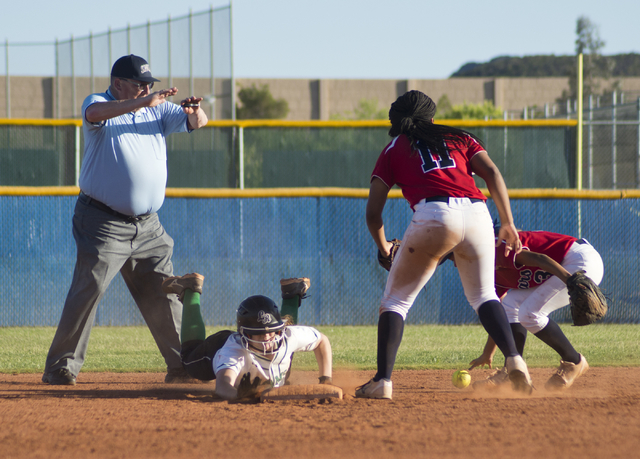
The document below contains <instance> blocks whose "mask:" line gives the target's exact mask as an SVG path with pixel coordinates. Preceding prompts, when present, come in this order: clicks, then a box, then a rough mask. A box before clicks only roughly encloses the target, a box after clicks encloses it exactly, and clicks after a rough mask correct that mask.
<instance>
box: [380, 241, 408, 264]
mask: <svg viewBox="0 0 640 459" xmlns="http://www.w3.org/2000/svg"><path fill="white" fill-rule="evenodd" d="M387 242H391V243H392V244H393V246H392V247H391V250H390V251H389V256H388V257H385V256H384V255H382V252H380V249H378V263H379V264H380V266H382V267H383V268H384V269H386V270H387V271H391V265H393V260H394V259H395V258H396V253H398V250H399V249H400V243H401V242H402V241H399V240H397V239H392V240H390V241H387Z"/></svg>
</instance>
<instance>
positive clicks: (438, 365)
mask: <svg viewBox="0 0 640 459" xmlns="http://www.w3.org/2000/svg"><path fill="white" fill-rule="evenodd" d="M561 326H562V329H563V330H564V332H565V333H566V335H567V336H568V338H569V339H570V340H571V342H572V343H573V345H574V347H575V348H576V350H578V352H581V353H583V354H584V355H585V356H586V357H587V360H588V361H589V364H590V365H591V366H640V325H634V324H630V325H609V324H596V325H590V326H588V327H571V326H569V325H568V324H563V325H561ZM318 329H319V330H320V331H321V332H322V333H324V334H325V335H327V336H328V337H329V339H330V341H331V345H332V348H333V363H334V368H335V369H357V370H370V369H374V368H375V365H376V332H377V328H376V327H375V326H366V327H342V326H341V327H318ZM218 330H221V328H220V327H210V328H209V329H208V330H207V332H208V333H209V334H211V333H214V332H216V331H218ZM54 333H55V328H52V327H19V328H0V373H38V372H41V371H42V370H43V368H44V361H45V358H46V355H47V351H48V349H49V345H50V344H51V340H52V339H53V335H54ZM486 336H487V335H486V333H485V331H484V329H482V327H480V326H477V325H465V326H445V325H409V326H407V327H406V328H405V333H404V338H403V341H402V345H401V346H400V351H399V353H398V359H397V361H396V366H395V368H396V369H398V370H401V369H450V368H464V367H465V366H467V365H468V363H469V362H470V361H471V360H472V359H474V358H476V357H479V356H480V354H481V353H482V349H483V347H484V344H485V341H486ZM498 354H499V353H498ZM525 359H526V361H527V363H528V364H529V366H530V367H554V366H557V365H558V356H557V355H556V354H555V352H554V351H553V350H551V349H550V348H549V347H547V346H546V345H544V344H543V343H542V342H540V341H539V340H538V339H537V338H536V337H535V336H533V335H531V334H529V337H528V339H527V346H526V349H525ZM494 364H495V365H502V357H501V356H499V355H496V360H495V362H494ZM315 368H316V364H315V359H314V357H313V353H310V352H308V353H299V354H297V355H296V359H295V360H294V369H299V370H312V369H315ZM165 369H166V368H165V366H164V361H163V359H162V357H161V356H160V353H159V352H158V349H157V347H156V345H155V342H154V341H153V338H152V337H151V334H150V333H149V330H148V329H147V328H146V327H95V328H94V329H93V332H92V334H91V341H90V343H89V351H88V354H87V359H86V363H85V365H84V367H83V371H115V372H163V371H165Z"/></svg>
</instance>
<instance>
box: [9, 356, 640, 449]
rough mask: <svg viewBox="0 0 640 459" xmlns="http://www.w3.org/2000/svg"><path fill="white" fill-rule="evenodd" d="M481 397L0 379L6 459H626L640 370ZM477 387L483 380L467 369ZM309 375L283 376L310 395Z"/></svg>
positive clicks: (445, 389)
mask: <svg viewBox="0 0 640 459" xmlns="http://www.w3.org/2000/svg"><path fill="white" fill-rule="evenodd" d="M550 372H551V370H550V369H534V370H532V372H531V373H532V377H533V380H534V384H536V386H537V388H538V390H536V391H535V392H534V394H533V395H532V396H529V397H524V396H518V395H515V394H514V393H512V392H511V391H510V390H506V391H504V393H500V394H496V393H493V394H487V393H484V394H479V393H477V392H474V391H472V390H470V389H464V390H458V389H455V388H453V386H452V385H451V379H450V378H451V374H452V371H441V370H429V371H397V372H395V373H394V399H393V400H390V401H389V400H361V399H355V398H354V397H353V394H354V388H355V386H356V385H359V384H361V383H363V382H365V381H366V380H367V378H368V377H370V376H371V375H372V372H345V371H342V372H337V373H336V374H335V375H334V382H335V383H336V384H337V385H338V386H340V387H342V388H343V389H344V392H345V397H344V399H343V400H315V401H285V402H267V403H261V404H252V405H250V404H238V403H235V404H234V403H228V402H224V401H222V400H220V399H217V398H216V397H215V396H213V395H212V389H213V387H214V386H213V383H211V384H197V385H166V384H164V383H163V382H162V381H163V378H164V375H163V374H157V373H143V374H130V373H126V374H114V373H81V374H80V377H79V378H78V384H77V385H76V386H67V387H60V386H55V387H52V386H48V385H45V384H42V383H41V382H40V375H35V374H28V375H7V374H0V421H1V426H2V428H1V429H0V451H2V453H0V454H1V456H2V457H6V458H45V457H46V458H57V457H64V458H75V457H79V458H136V459H140V458H182V457H184V458H190V459H193V458H201V457H215V458H246V457H255V458H268V457H274V458H275V457H278V458H289V457H291V458H314V459H317V458H322V459H325V458H340V459H342V458H349V459H364V458H378V457H380V458H394V459H395V458H403V457H439V458H462V457H464V458H474V459H475V458H481V459H482V458H490V459H499V458H501V457H517V458H540V457H544V458H563V459H565V458H567V457H580V458H581V459H582V458H607V459H613V458H625V459H627V458H630V457H638V454H639V453H638V451H639V450H640V368H591V369H590V370H589V372H588V373H587V374H586V375H584V376H583V377H582V378H581V379H579V380H578V381H577V382H576V384H575V385H574V386H573V387H572V388H571V389H569V390H568V391H567V392H565V393H562V394H550V393H546V392H545V391H544V382H545V381H546V379H547V378H548V377H549V375H550ZM471 373H472V376H473V377H474V378H477V379H479V378H482V377H484V375H486V374H488V370H474V371H472V372H471ZM316 381H317V380H316V379H315V373H307V372H298V373H294V375H293V379H292V382H293V383H294V384H313V383H315V382H316Z"/></svg>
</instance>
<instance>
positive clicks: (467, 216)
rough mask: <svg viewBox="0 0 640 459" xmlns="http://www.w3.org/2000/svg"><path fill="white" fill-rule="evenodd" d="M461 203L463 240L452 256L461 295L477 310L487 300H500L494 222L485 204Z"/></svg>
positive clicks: (459, 207)
mask: <svg viewBox="0 0 640 459" xmlns="http://www.w3.org/2000/svg"><path fill="white" fill-rule="evenodd" d="M461 201H462V202H459V203H457V205H458V209H459V210H460V211H461V212H462V214H463V219H464V230H463V231H464V233H463V234H464V238H463V239H462V241H461V242H460V243H459V244H458V245H457V246H456V248H455V249H454V250H453V253H454V255H455V257H456V266H457V267H458V272H459V274H460V281H461V282H462V286H463V287H464V294H465V296H466V297H467V301H469V304H470V305H471V307H472V308H473V309H474V311H477V310H478V308H479V307H480V306H481V305H482V304H484V303H486V302H487V301H490V300H499V299H498V295H497V294H496V289H495V256H496V252H495V250H496V249H495V237H494V233H493V221H492V219H491V214H490V213H489V210H488V209H487V206H486V204H484V203H481V202H478V203H473V204H472V203H471V202H470V201H469V200H461ZM465 201H466V202H465ZM452 205H453V203H452Z"/></svg>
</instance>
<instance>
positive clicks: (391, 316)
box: [373, 312, 404, 381]
mask: <svg viewBox="0 0 640 459" xmlns="http://www.w3.org/2000/svg"><path fill="white" fill-rule="evenodd" d="M403 332H404V319H403V318H402V316H401V315H400V314H398V313H395V312H383V313H382V314H380V319H378V372H377V373H376V375H375V376H374V378H373V379H374V381H379V380H381V379H383V378H385V379H391V372H392V371H393V366H394V365H395V363H396V355H397V354H398V348H399V347H400V342H401V341H402V333H403Z"/></svg>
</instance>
